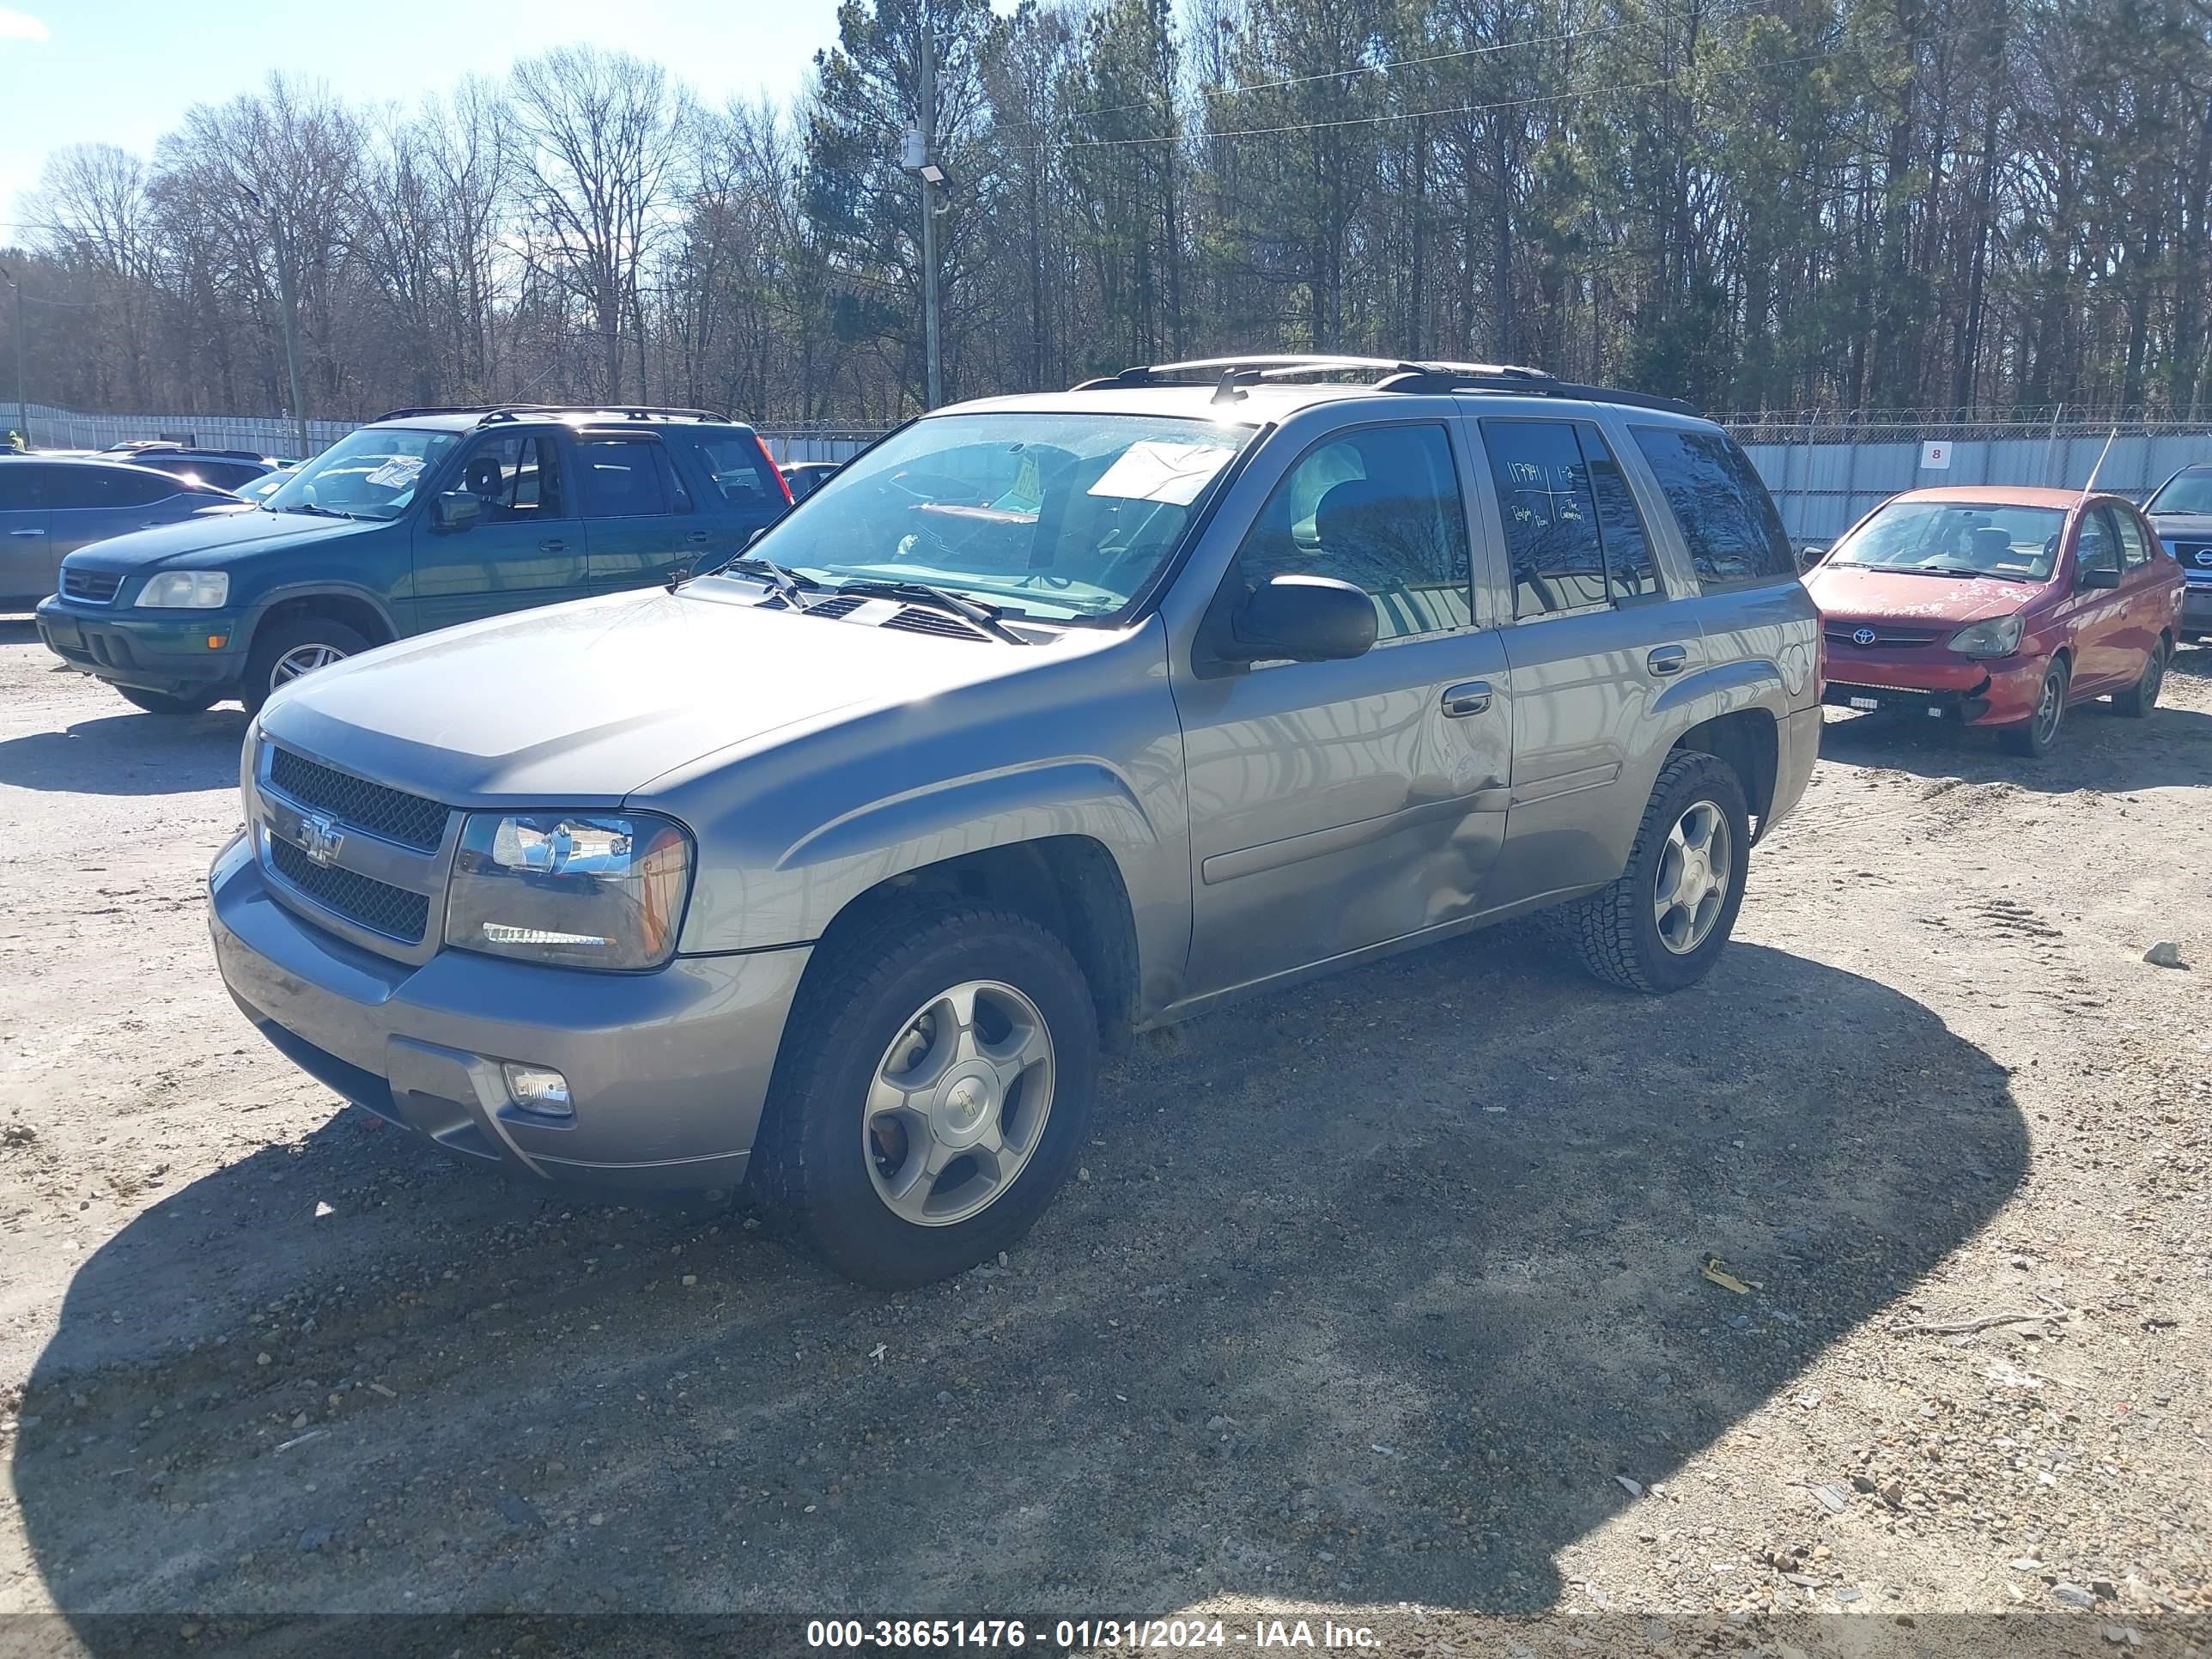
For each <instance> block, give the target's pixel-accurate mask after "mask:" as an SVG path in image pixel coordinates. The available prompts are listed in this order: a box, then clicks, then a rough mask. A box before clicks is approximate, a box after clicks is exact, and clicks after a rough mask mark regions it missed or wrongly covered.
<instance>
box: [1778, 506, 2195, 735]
mask: <svg viewBox="0 0 2212 1659" xmlns="http://www.w3.org/2000/svg"><path fill="white" fill-rule="evenodd" d="M1808 556H1809V555H1808ZM1805 585H1806V586H1807V587H1808V589H1809V590H1810V591H1811V592H1812V595H1813V599H1814V603H1815V604H1816V605H1819V606H1820V619H1821V629H1820V631H1821V636H1822V641H1823V647H1824V656H1825V674H1826V681H1827V692H1826V696H1827V700H1828V702H1832V703H1835V704H1838V706H1840V707H1843V708H1864V709H1883V708H1908V709H1911V710H1914V711H1916V712H1918V713H1920V714H1924V715H1927V716H1929V717H1932V718H1936V719H1941V720H1956V721H1959V722H1960V723H1962V724H1964V725H1967V726H1995V727H1996V731H1997V735H1998V737H1999V738H2001V739H2002V741H2003V742H2004V744H2006V745H2007V746H2008V748H2010V749H2012V750H2015V752H2017V753H2020V754H2023V755H2040V754H2042V753H2043V752H2044V751H2045V750H2048V749H2049V748H2050V747H2051V744H2052V743H2054V742H2055V741H2057V737H2058V729H2059V726H2060V725H2061V724H2062V723H2063V720H2064V719H2065V714H2066V709H2067V707H2068V705H2069V704H2070V703H2074V702H2080V701H2081V699H2083V698H2085V697H2102V696H2109V697H2111V698H2112V702H2113V704H2114V706H2115V707H2116V708H2118V710H2119V711H2120V713H2122V714H2132V715H2136V716H2138V717H2140V716H2142V715H2145V714H2149V713H2150V711H2151V709H2152V708H2153V707H2154V705H2155V704H2156V703H2157V702H2158V693H2159V687H2160V685H2161V684H2163V683H2164V681H2165V678H2166V660H2167V659H2168V658H2170V657H2171V656H2172V653H2173V646H2174V641H2175V640H2176V639H2177V638H2178V637H2179V635H2180V632H2181V586H2182V578H2181V567H2180V566H2179V565H2178V564H2176V563H2175V562H2173V559H2172V556H2171V555H2170V554H2168V553H2167V552H2166V550H2165V548H2164V547H2163V546H2162V545H2161V544H2160V541H2159V538H2158V537H2157V536H2156V535H2155V534H2154V532H2152V530H2151V529H2150V527H2149V526H2148V525H2147V524H2146V523H2145V522H2144V521H2143V519H2142V514H2141V513H2137V512H2136V509H2135V507H2133V506H2132V505H2131V504H2130V503H2129V502H2127V501H2124V500H2122V499H2121V498H2120V497H2118V496H2117V495H2081V494H2078V493H2076V492H2075V491H2072V490H2066V489H2003V488H1998V487H1996V486H1970V487H1966V488H1953V489H1913V490H1907V491H1906V492H1905V494H1904V495H1893V496H1892V497H1890V499H1889V500H1887V501H1884V502H1883V503H1882V504H1881V506H1880V507H1876V508H1875V510H1874V511H1873V512H1871V513H1868V514H1867V516H1866V517H1865V518H1863V519H1862V520H1859V521H1858V523H1857V525H1855V526H1852V527H1851V530H1850V533H1849V534H1847V535H1846V536H1844V538H1843V539H1842V540H1841V541H1839V542H1838V543H1837V544H1835V547H1834V548H1833V549H1832V550H1831V551H1830V552H1829V553H1828V554H1827V555H1826V556H1825V557H1823V558H1821V559H1820V562H1819V563H1818V565H1817V566H1815V567H1814V569H1813V570H1812V571H1811V573H1810V574H1808V576H1807V577H1806V579H1805Z"/></svg>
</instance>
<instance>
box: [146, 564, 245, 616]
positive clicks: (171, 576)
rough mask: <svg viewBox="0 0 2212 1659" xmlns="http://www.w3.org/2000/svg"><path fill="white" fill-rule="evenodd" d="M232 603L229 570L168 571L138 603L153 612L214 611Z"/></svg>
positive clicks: (149, 586) (150, 587) (151, 582)
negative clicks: (220, 606)
mask: <svg viewBox="0 0 2212 1659" xmlns="http://www.w3.org/2000/svg"><path fill="white" fill-rule="evenodd" d="M228 599H230V572H228V570H164V571H163V572H162V573H161V574H160V575H158V576H156V577H155V578H154V580H152V581H150V582H148V583H147V584H146V586H145V587H144V588H143V589H142V590H141V591H140V592H139V595H138V603H139V605H141V606H143V608H145V609H146V610H149V611H212V610H214V609H215V608H216V606H217V605H222V604H225V603H227V602H228Z"/></svg>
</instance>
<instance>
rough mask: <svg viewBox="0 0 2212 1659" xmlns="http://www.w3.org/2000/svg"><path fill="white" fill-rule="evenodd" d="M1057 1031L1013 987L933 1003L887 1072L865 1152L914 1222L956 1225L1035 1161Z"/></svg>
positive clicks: (990, 984) (906, 1032) (909, 1029)
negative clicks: (1053, 1037) (1054, 1036)
mask: <svg viewBox="0 0 2212 1659" xmlns="http://www.w3.org/2000/svg"><path fill="white" fill-rule="evenodd" d="M1053 1085H1054V1065H1053V1042H1052V1032H1051V1030H1050V1029H1049V1028H1048V1026H1047V1025H1046V1024H1045V1020H1044V1016H1043V1015H1042V1014H1041V1013H1040V1012H1037V1006H1036V1003H1034V1002H1032V1001H1030V999H1029V998H1028V997H1027V996H1025V995H1024V994H1023V993H1021V992H1020V991H1018V990H1016V989H1015V988H1014V987H1012V986H1011V985H1006V984H1003V983H1001V982H1000V981H996V980H969V981H965V982H963V983H962V984H959V985H955V986H953V987H951V988H950V989H949V990H945V991H942V992H940V993H939V994H937V995H936V996H933V997H932V998H931V999H930V1000H928V1001H927V1002H926V1003H924V1004H923V1005H922V1006H921V1007H919V1008H917V1009H916V1010H915V1012H914V1013H913V1014H912V1015H911V1016H909V1017H908V1018H907V1020H906V1021H905V1022H904V1023H903V1024H902V1025H901V1026H900V1028H899V1032H898V1035H897V1036H895V1037H893V1038H892V1039H891V1042H890V1046H889V1047H888V1048H885V1049H884V1054H883V1058H882V1059H881V1060H878V1061H877V1063H876V1072H875V1077H874V1079H873V1080H872V1083H871V1084H870V1085H869V1088H868V1097H867V1103H866V1108H865V1109H864V1110H863V1112H862V1114H861V1125H860V1152H861V1156H862V1157H864V1158H866V1160H867V1166H868V1176H869V1179H870V1180H871V1181H872V1182H874V1183H875V1188H876V1194H877V1196H878V1197H879V1198H881V1199H882V1200H883V1201H884V1204H885V1205H886V1206H889V1208H890V1211H891V1212H892V1213H893V1214H895V1215H896V1216H898V1217H899V1218H901V1219H902V1220H904V1221H909V1222H912V1223H914V1224H915V1225H916V1226H922V1227H949V1226H951V1225H954V1224H955V1223H957V1222H962V1221H965V1220H967V1219H968V1218H969V1217H971V1216H974V1215H977V1214H980V1213H981V1212H982V1211H984V1210H986V1209H988V1208H989V1207H990V1206H991V1205H993V1204H994V1203H995V1202H996V1201H997V1200H999V1199H1000V1198H1001V1197H1002V1196H1004V1195H1005V1194H1006V1191H1007V1189H1008V1188H1011V1187H1012V1185H1013V1184H1014V1182H1015V1180H1016V1179H1017V1178H1018V1176H1020V1175H1021V1172H1022V1170H1023V1169H1024V1167H1025V1166H1026V1165H1027V1164H1028V1163H1029V1161H1030V1158H1032V1157H1033V1156H1035V1154H1036V1149H1037V1147H1038V1146H1039V1145H1040V1144H1041V1143H1042V1140H1043V1139H1044V1127H1045V1120H1046V1119H1047V1118H1048V1116H1050V1115H1051V1113H1052V1099H1053Z"/></svg>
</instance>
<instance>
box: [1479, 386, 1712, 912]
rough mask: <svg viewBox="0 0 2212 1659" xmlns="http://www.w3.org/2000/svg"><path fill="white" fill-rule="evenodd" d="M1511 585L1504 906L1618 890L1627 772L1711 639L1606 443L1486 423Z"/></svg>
mask: <svg viewBox="0 0 2212 1659" xmlns="http://www.w3.org/2000/svg"><path fill="white" fill-rule="evenodd" d="M1477 426H1478V429H1479V430H1480V434H1481V437H1482V445H1483V448H1484V451H1485V452H1486V456H1487V459H1488V470H1489V476H1490V480H1491V483H1492V489H1493V491H1494V493H1495V499H1496V502H1497V511H1498V519H1499V520H1500V525H1499V528H1500V534H1501V542H1502V545H1503V546H1504V550H1505V554H1506V558H1507V561H1508V564H1509V568H1510V579H1511V581H1512V585H1513V626H1512V627H1511V628H1510V629H1506V630H1505V635H1504V641H1505V657H1506V660H1507V661H1508V662H1509V663H1510V665H1511V667H1512V680H1513V721H1514V750H1513V805H1512V822H1511V823H1510V826H1509V837H1510V839H1509V842H1508V845H1507V848H1506V853H1505V856H1504V860H1502V861H1501V864H1500V866H1499V870H1498V891H1499V896H1500V897H1501V898H1502V899H1504V900H1518V899H1522V898H1528V897H1532V896H1535V895H1537V894H1540V893H1546V892H1553V891H1557V890H1560V889H1563V888H1568V887H1580V886H1584V885H1587V884H1590V883H1592V882H1599V881H1607V880H1610V879H1612V878H1613V877H1615V876H1617V875H1619V874H1620V860H1621V848H1620V847H1618V846H1616V845H1614V844H1613V841H1612V831H1613V828H1614V827H1615V826H1617V825H1618V824H1619V823H1620V820H1621V817H1622V816H1623V814H1624V812H1625V811H1626V803H1624V802H1622V801H1621V800H1620V791H1622V790H1623V789H1625V788H1633V789H1635V790H1637V791H1638V792H1639V799H1638V800H1637V801H1636V802H1635V803H1634V808H1635V810H1636V811H1641V810H1642V807H1643V802H1642V799H1640V792H1641V790H1642V789H1643V788H1644V787H1646V785H1645V783H1644V780H1643V779H1642V778H1640V777H1632V776H1631V775H1630V772H1629V769H1628V768H1627V765H1626V763H1627V761H1628V758H1629V757H1630V755H1631V754H1632V752H1633V750H1634V749H1635V746H1636V745H1637V744H1638V740H1639V738H1641V737H1642V736H1643V734H1644V733H1645V732H1648V731H1649V730H1650V726H1651V725H1652V723H1653V719H1654V717H1653V713H1652V710H1653V705H1654V704H1656V702H1657V701H1658V700H1659V698H1660V696H1661V695H1662V693H1663V692H1664V691H1665V690H1666V689H1667V686H1668V683H1669V682H1670V681H1671V680H1673V679H1674V678H1677V677H1679V676H1680V675H1682V674H1685V673H1688V672H1690V671H1693V670H1694V669H1695V668H1696V667H1697V665H1698V664H1699V660H1700V659H1701V657H1702V654H1703V652H1704V647H1705V641H1704V638H1703V635H1701V634H1700V633H1699V630H1698V629H1697V627H1696V625H1695V623H1693V622H1692V621H1690V611H1689V607H1687V606H1685V605H1668V604H1667V603H1666V599H1667V593H1666V589H1665V585H1664V584H1663V582H1662V580H1660V574H1659V568H1658V564H1657V562H1656V558H1655V557H1654V555H1653V551H1652V544H1651V538H1650V534H1649V532H1647V531H1646V530H1645V528H1644V520H1643V518H1642V515H1641V514H1640V513H1638V511H1637V507H1636V502H1635V499H1634V497H1633V495H1632V494H1631V492H1630V490H1629V488H1628V483H1627V480H1626V478H1625V477H1623V476H1622V473H1621V469H1620V463H1619V461H1618V460H1617V459H1616V458H1615V457H1614V455H1613V450H1612V447H1611V446H1610V445H1609V444H1608V443H1607V441H1606V438H1605V435H1604V434H1603V433H1601V431H1600V430H1599V429H1598V428H1597V427H1596V426H1595V424H1593V423H1592V422H1589V421H1566V420H1524V419H1510V420H1509V419H1485V420H1483V421H1480V422H1478V423H1477Z"/></svg>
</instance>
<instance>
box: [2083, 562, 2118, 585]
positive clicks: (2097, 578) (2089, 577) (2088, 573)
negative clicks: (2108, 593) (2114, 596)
mask: <svg viewBox="0 0 2212 1659" xmlns="http://www.w3.org/2000/svg"><path fill="white" fill-rule="evenodd" d="M2119 585H2120V573H2119V572H2118V571H2117V570H2112V569H2105V568H2095V569H2092V568H2087V567H2086V566H2085V567H2084V568H2082V569H2081V572H2080V573H2079V575H2078V577H2077V578H2076V580H2075V586H2077V587H2118V586H2119Z"/></svg>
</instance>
